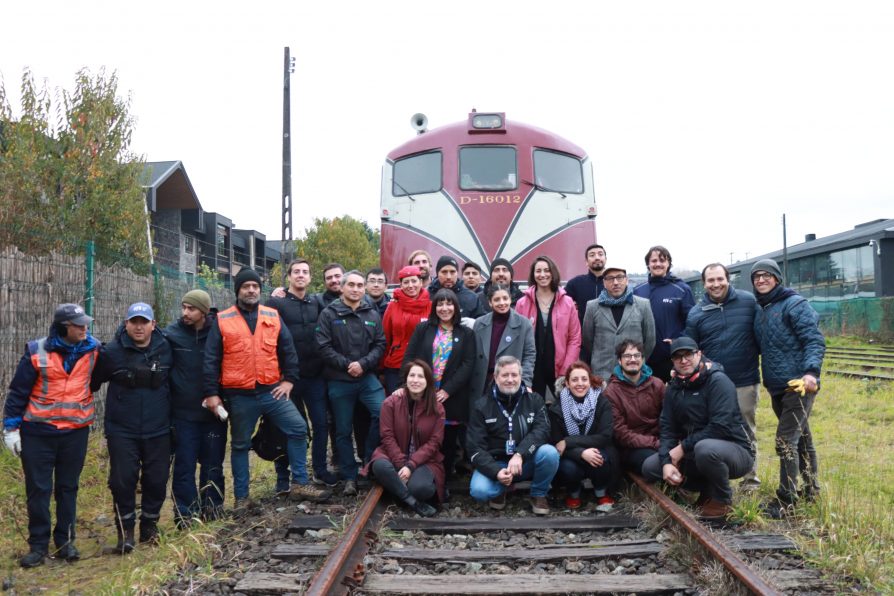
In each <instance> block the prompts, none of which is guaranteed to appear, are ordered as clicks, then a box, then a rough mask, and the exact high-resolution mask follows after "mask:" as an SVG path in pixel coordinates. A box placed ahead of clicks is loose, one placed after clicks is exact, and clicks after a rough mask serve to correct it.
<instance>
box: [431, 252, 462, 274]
mask: <svg viewBox="0 0 894 596" xmlns="http://www.w3.org/2000/svg"><path fill="white" fill-rule="evenodd" d="M450 266H452V267H453V268H454V269H456V270H457V271H459V265H457V264H456V259H454V258H453V257H451V256H448V255H444V256H443V257H441V258H440V259H438V266H437V267H435V273H437V272H438V271H440V270H441V269H443V268H444V267H450Z"/></svg>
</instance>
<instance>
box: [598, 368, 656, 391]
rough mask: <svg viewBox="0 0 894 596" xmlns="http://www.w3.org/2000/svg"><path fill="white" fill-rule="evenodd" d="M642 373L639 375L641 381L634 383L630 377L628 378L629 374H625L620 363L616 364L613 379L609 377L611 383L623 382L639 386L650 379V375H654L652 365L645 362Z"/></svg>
mask: <svg viewBox="0 0 894 596" xmlns="http://www.w3.org/2000/svg"><path fill="white" fill-rule="evenodd" d="M642 373H643V374H641V375H640V377H639V381H638V382H636V383H634V382H633V381H631V380H630V379H628V378H627V375H625V374H624V370H623V369H622V368H621V365H620V364H616V365H615V370H613V371H612V376H611V379H609V381H608V382H609V383H622V384H624V385H631V386H633V387H639V386H640V385H642V384H643V383H645V382H646V381H648V380H649V377H651V376H652V367H650V366H649V365H648V364H645V363H644V364H643V369H642Z"/></svg>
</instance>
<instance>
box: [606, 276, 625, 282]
mask: <svg viewBox="0 0 894 596" xmlns="http://www.w3.org/2000/svg"><path fill="white" fill-rule="evenodd" d="M625 279H627V276H626V275H612V276H609V277H603V278H602V281H604V282H605V283H610V284H613V283H615V282H616V281H623V280H625Z"/></svg>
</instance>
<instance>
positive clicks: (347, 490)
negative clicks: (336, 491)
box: [341, 480, 357, 497]
mask: <svg viewBox="0 0 894 596" xmlns="http://www.w3.org/2000/svg"><path fill="white" fill-rule="evenodd" d="M341 494H342V495H343V496H345V497H354V496H356V495H357V483H356V482H354V481H353V480H345V487H344V489H342V491H341Z"/></svg>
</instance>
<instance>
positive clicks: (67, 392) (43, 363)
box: [24, 337, 99, 430]
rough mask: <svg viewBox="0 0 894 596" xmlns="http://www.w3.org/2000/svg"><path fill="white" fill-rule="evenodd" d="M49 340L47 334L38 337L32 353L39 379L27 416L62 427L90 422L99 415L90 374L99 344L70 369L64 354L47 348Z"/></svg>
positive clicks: (30, 419)
mask: <svg viewBox="0 0 894 596" xmlns="http://www.w3.org/2000/svg"><path fill="white" fill-rule="evenodd" d="M46 341H47V338H45V337H44V338H41V339H39V340H37V351H36V352H35V353H34V354H31V364H32V366H34V368H35V370H37V380H36V381H35V382H34V387H32V388H31V399H29V400H28V407H27V408H26V409H25V416H24V419H25V420H27V421H28V422H43V423H45V424H51V425H53V426H55V427H56V428H58V429H60V430H69V429H75V428H83V427H85V426H90V425H91V424H93V419H94V418H95V417H96V412H95V411H94V408H93V392H92V391H90V376H91V375H92V374H93V368H94V366H96V356H97V354H98V353H99V348H98V347H97V348H96V349H93V350H91V351H89V352H87V353H86V354H84V355H83V356H81V357H80V358H79V359H78V361H77V362H76V363H75V365H74V368H72V369H71V372H70V373H67V372H65V367H64V365H63V362H64V359H63V357H62V354H59V353H58V352H47V350H46Z"/></svg>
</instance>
